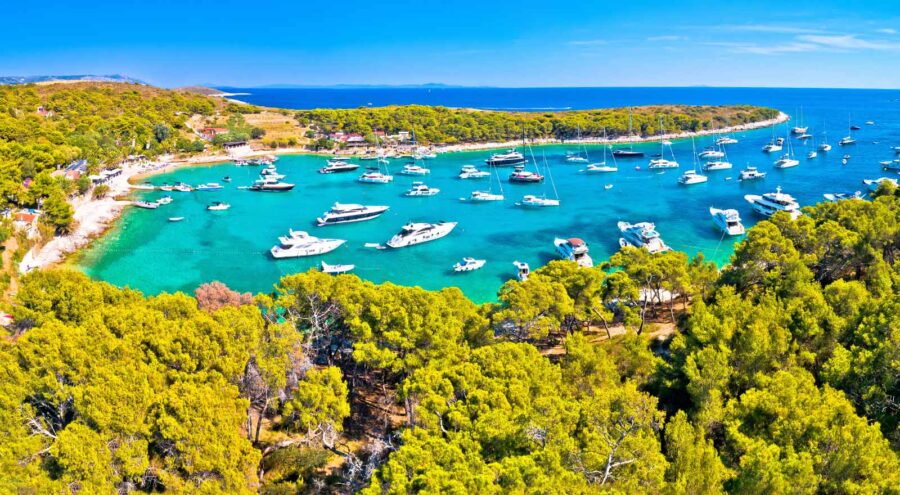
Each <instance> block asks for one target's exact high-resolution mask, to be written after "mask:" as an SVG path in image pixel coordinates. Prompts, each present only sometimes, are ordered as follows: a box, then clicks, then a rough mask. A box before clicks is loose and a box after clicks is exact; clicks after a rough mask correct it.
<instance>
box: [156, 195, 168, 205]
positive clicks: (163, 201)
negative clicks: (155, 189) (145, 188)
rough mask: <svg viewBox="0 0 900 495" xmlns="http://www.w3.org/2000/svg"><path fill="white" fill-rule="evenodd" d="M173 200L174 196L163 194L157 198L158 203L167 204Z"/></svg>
mask: <svg viewBox="0 0 900 495" xmlns="http://www.w3.org/2000/svg"><path fill="white" fill-rule="evenodd" d="M171 202H172V196H163V197H161V198H159V199H157V200H156V204H158V205H167V204H169V203H171Z"/></svg>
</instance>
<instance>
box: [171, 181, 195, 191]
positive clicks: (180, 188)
mask: <svg viewBox="0 0 900 495" xmlns="http://www.w3.org/2000/svg"><path fill="white" fill-rule="evenodd" d="M172 190H173V191H178V192H191V191H193V190H194V188H193V187H191V186H189V185H187V184H185V183H184V182H179V183H177V184H175V185H174V186H173V187H172Z"/></svg>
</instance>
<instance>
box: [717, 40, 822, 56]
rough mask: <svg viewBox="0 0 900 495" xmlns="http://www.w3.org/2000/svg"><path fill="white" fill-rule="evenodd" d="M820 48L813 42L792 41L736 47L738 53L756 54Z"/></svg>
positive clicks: (795, 51) (775, 53)
mask: <svg viewBox="0 0 900 495" xmlns="http://www.w3.org/2000/svg"><path fill="white" fill-rule="evenodd" d="M820 48H821V47H820V46H818V45H815V44H813V43H797V42H793V41H792V42H789V43H781V44H777V45H757V44H753V43H749V44H747V45H744V46H737V47H734V51H735V52H737V53H753V54H756V55H778V54H781V53H802V52H814V51H816V50H818V49H820Z"/></svg>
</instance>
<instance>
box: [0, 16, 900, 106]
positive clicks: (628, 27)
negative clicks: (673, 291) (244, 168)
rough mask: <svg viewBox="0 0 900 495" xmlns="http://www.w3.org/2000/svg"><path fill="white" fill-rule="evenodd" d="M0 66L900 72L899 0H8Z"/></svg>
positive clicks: (786, 79) (493, 78)
mask: <svg viewBox="0 0 900 495" xmlns="http://www.w3.org/2000/svg"><path fill="white" fill-rule="evenodd" d="M4 3H5V4H6V5H3V7H2V11H3V13H4V17H5V19H6V22H4V23H3V25H2V28H0V75H36V74H87V73H90V74H112V73H121V74H128V75H130V76H133V77H137V78H140V79H143V80H146V81H148V82H150V83H153V84H157V85H161V86H167V87H173V86H181V85H187V84H198V83H216V84H219V85H231V86H257V85H266V84H277V83H293V84H309V85H329V84H340V83H345V84H410V83H426V82H441V83H448V84H461V85H491V86H506V87H521V86H687V85H710V86H785V87H876V88H898V87H900V1H898V0H892V1H879V2H876V1H863V2H855V1H852V0H850V1H848V0H819V1H815V2H812V1H805V0H794V1H790V2H788V1H778V2H775V1H768V0H763V1H751V0H748V1H740V2H733V1H729V0H725V1H721V0H720V1H718V2H700V1H677V0H670V1H640V0H631V1H627V0H621V1H615V2H610V1H592V0H581V1H577V2H571V1H569V2H554V1H547V0H542V1H535V0H518V1H494V2H492V1H485V0H482V1H470V0H455V1H451V0H445V1H441V2H436V1H386V2H377V1H365V2H357V1H355V0H345V1H332V2H321V1H303V0H292V1H277V2H276V1H264V0H260V1H257V2H249V1H246V0H244V1H240V2H237V1H233V0H216V1H206V0H202V1H196V0H195V1H191V0H185V1H180V2H175V1H171V0H154V1H146V0H145V1H140V2H138V1H133V0H118V1H108V0H94V1H90V0H88V1H79V2H76V1H65V2H63V1H57V0H42V1H40V2H32V1H30V0H21V1H8V2H4Z"/></svg>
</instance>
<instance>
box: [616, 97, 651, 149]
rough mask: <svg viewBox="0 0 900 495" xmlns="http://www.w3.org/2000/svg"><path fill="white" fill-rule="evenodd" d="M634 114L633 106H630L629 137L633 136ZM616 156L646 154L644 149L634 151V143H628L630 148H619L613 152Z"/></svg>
mask: <svg viewBox="0 0 900 495" xmlns="http://www.w3.org/2000/svg"><path fill="white" fill-rule="evenodd" d="M631 131H632V114H631V107H628V137H629V138H631V137H632V132H631ZM612 154H613V156H614V157H619V158H640V157H642V156H644V152H643V151H634V145H628V149H618V150H614V151H613V152H612Z"/></svg>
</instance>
